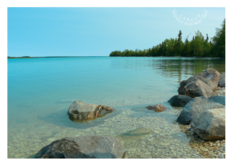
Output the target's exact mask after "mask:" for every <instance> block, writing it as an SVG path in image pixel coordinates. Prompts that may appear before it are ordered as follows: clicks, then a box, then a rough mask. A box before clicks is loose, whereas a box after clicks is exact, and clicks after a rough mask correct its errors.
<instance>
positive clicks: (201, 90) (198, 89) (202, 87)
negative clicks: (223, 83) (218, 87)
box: [178, 79, 213, 98]
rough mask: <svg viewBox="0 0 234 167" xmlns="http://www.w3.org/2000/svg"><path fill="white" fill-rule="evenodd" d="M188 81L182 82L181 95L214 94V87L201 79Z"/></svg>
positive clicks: (206, 95)
mask: <svg viewBox="0 0 234 167" xmlns="http://www.w3.org/2000/svg"><path fill="white" fill-rule="evenodd" d="M182 82H183V81H182ZM186 83H187V81H185V82H184V83H181V86H180V88H179V89H178V93H179V94H180V95H187V96H190V97H192V98H194V97H198V96H205V97H206V98H209V97H210V96H211V95H213V90H212V88H211V87H210V86H208V85H207V84H205V83H204V82H202V81H201V80H199V79H197V80H194V81H191V82H189V83H188V84H186ZM184 84H186V85H185V86H184Z"/></svg>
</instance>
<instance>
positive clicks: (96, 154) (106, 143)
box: [35, 136, 124, 158]
mask: <svg viewBox="0 0 234 167" xmlns="http://www.w3.org/2000/svg"><path fill="white" fill-rule="evenodd" d="M123 155H124V150H123V147H122V144H121V143H120V141H119V140H118V139H117V138H115V137H113V136H79V137H74V138H63V139H61V140H56V141H54V142H52V143H51V144H49V145H47V146H45V147H44V148H42V149H41V150H40V151H39V152H38V153H37V154H36V155H35V158H122V157H123Z"/></svg>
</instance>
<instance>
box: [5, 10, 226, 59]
mask: <svg viewBox="0 0 234 167" xmlns="http://www.w3.org/2000/svg"><path fill="white" fill-rule="evenodd" d="M173 11H176V12H177V14H178V16H180V19H182V18H186V19H191V18H193V17H194V16H197V15H201V14H202V12H203V11H207V14H206V16H205V18H204V19H203V20H202V21H201V23H199V24H197V25H191V26H187V25H184V24H181V23H179V21H177V19H176V18H175V17H174V15H173ZM224 18H225V8H224V7H223V8H207V7H206V8H162V7H160V8H8V25H7V26H8V27H7V30H8V56H109V54H110V52H111V51H115V50H120V51H123V50H125V49H129V50H135V49H147V48H151V47H152V46H155V45H158V44H159V43H161V42H162V41H164V40H165V39H166V38H175V37H177V35H178V32H179V30H181V31H182V37H183V39H182V40H183V41H184V40H185V38H186V37H187V36H188V35H189V34H190V33H191V35H190V36H189V39H190V38H192V35H194V34H195V31H197V30H199V31H201V32H202V34H203V35H204V36H205V35H206V34H208V35H209V37H210V38H211V37H213V36H214V35H215V29H216V28H220V27H221V26H220V25H221V24H222V22H223V20H224ZM190 21H191V20H190Z"/></svg>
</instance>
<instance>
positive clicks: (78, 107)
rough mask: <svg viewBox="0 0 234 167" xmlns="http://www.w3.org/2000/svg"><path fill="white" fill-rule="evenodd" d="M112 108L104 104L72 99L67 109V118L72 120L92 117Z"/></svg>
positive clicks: (108, 111) (110, 110) (105, 112)
mask: <svg viewBox="0 0 234 167" xmlns="http://www.w3.org/2000/svg"><path fill="white" fill-rule="evenodd" d="M113 111H114V109H113V108H111V107H108V106H104V105H96V104H88V103H87V104H85V103H84V102H82V101H80V100H76V101H74V102H73V103H72V104H71V106H70V107H69V110H68V115H69V118H70V119H72V120H80V121H82V120H87V119H94V118H97V117H100V116H103V115H105V114H108V113H110V112H113Z"/></svg>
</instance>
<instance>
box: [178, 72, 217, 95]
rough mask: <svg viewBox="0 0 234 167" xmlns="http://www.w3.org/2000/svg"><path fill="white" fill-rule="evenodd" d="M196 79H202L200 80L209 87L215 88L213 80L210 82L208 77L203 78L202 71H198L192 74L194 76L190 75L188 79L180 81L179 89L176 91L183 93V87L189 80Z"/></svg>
mask: <svg viewBox="0 0 234 167" xmlns="http://www.w3.org/2000/svg"><path fill="white" fill-rule="evenodd" d="M197 80H200V81H202V82H204V83H205V84H207V85H208V86H209V87H211V89H212V90H215V89H216V87H217V86H216V85H215V83H214V82H212V81H211V80H210V79H208V78H205V77H203V74H202V73H199V74H196V75H194V76H192V77H190V78H189V79H187V80H183V81H182V82H181V83H180V87H179V89H178V93H179V94H184V91H185V90H184V89H183V88H184V87H185V86H186V85H187V84H188V83H190V82H192V81H197Z"/></svg>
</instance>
